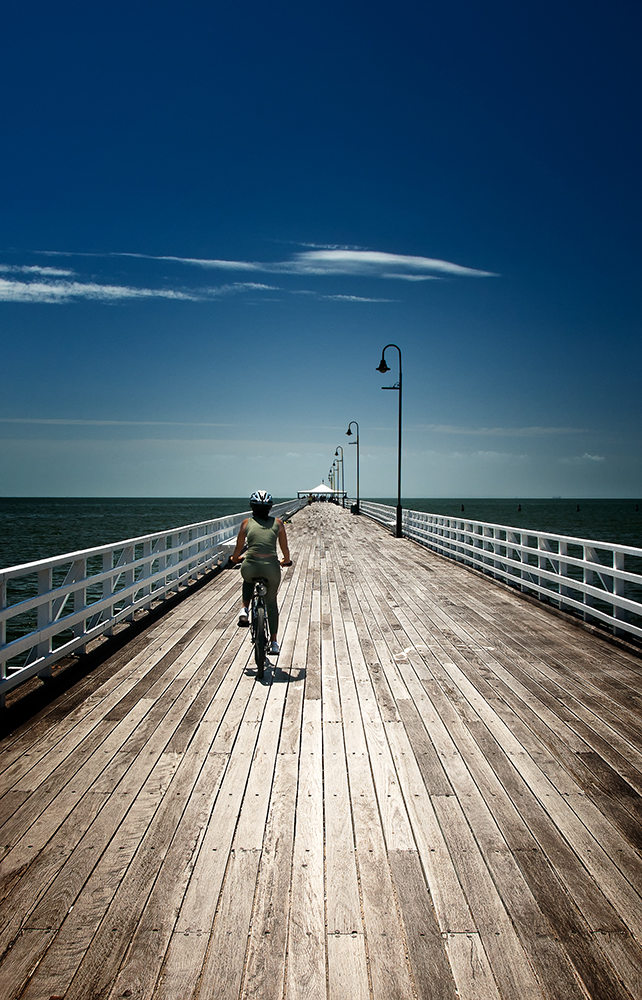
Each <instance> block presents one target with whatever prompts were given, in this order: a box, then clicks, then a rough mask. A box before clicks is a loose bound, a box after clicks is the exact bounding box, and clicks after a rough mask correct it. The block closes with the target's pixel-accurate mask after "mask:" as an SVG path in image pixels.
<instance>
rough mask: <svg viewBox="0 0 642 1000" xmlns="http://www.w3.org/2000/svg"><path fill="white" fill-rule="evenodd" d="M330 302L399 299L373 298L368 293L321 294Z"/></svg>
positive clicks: (388, 300) (321, 297) (320, 296)
mask: <svg viewBox="0 0 642 1000" xmlns="http://www.w3.org/2000/svg"><path fill="white" fill-rule="evenodd" d="M318 297H319V298H320V299H327V300H328V301H330V302H397V301H398V299H371V298H368V296H367V295H319V296H318Z"/></svg>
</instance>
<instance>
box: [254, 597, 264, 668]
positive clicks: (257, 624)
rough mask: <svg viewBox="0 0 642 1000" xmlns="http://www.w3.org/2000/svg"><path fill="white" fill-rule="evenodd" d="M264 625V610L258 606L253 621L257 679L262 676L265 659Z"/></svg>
mask: <svg viewBox="0 0 642 1000" xmlns="http://www.w3.org/2000/svg"><path fill="white" fill-rule="evenodd" d="M266 624H267V623H266V621H265V608H263V607H260V606H259V607H258V608H257V609H256V618H255V621H254V628H255V632H254V659H255V661H256V666H257V674H258V676H259V677H262V676H263V668H264V666H265V657H266V655H267V635H266Z"/></svg>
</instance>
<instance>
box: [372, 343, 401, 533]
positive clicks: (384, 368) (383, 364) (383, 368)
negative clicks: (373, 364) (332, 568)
mask: <svg viewBox="0 0 642 1000" xmlns="http://www.w3.org/2000/svg"><path fill="white" fill-rule="evenodd" d="M389 347H394V348H395V350H397V351H399V381H398V382H396V383H395V384H394V385H382V386H381V388H382V389H396V390H397V392H398V393H399V428H398V430H399V437H398V442H397V519H396V526H395V535H396V537H397V538H401V537H402V530H401V389H402V383H401V348H400V347H397V345H396V344H386V346H385V347H384V349H383V351H382V352H381V361H380V362H379V365H378V366H377V369H376V370H377V371H378V372H381V373H382V374H384V373H385V372H389V371H390V369H389V368H388V365H387V364H386V358H385V355H386V351H387V350H388V348H389Z"/></svg>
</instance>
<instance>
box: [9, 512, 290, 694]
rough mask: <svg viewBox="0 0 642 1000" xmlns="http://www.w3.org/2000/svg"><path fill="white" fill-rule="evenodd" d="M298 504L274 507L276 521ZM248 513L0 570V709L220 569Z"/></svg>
mask: <svg viewBox="0 0 642 1000" xmlns="http://www.w3.org/2000/svg"><path fill="white" fill-rule="evenodd" d="M304 505H305V501H304V500H290V501H287V502H286V503H280V504H275V505H274V507H273V508H272V513H273V514H275V515H276V516H277V517H284V516H287V515H288V514H293V513H294V512H295V511H297V510H299V509H300V508H301V507H303V506H304ZM248 516H249V511H245V512H243V513H240V514H232V515H229V516H228V517H219V518H216V520H212V521H201V522H199V523H198V524H186V525H184V526H183V527H180V528H171V529H169V530H167V531H156V532H154V533H153V534H151V535H142V536H141V537H139V538H128V539H126V540H125V541H121V542H114V543H113V544H111V545H99V546H96V548H93V549H83V550H82V551H80V552H69V553H67V554H65V555H60V556H54V557H53V558H51V559H40V560H38V561H37V562H32V563H25V564H24V565H23V566H12V567H9V568H8V569H0V704H4V698H5V695H6V693H7V691H10V690H11V689H12V688H14V687H16V686H17V685H18V684H21V683H22V682H23V681H25V680H27V679H28V678H30V677H33V676H34V674H37V675H38V676H39V677H48V676H50V674H51V668H52V665H53V664H54V663H55V662H56V661H57V660H60V659H61V658H62V657H64V656H68V655H69V654H70V653H77V654H78V653H83V652H85V649H86V646H87V643H88V642H90V641H91V640H92V639H96V638H97V637H98V636H101V635H111V634H112V633H113V630H114V626H115V625H117V624H118V623H119V622H123V621H131V620H132V619H133V618H134V615H135V613H136V612H137V611H141V610H147V609H149V608H150V606H151V605H152V603H154V604H155V603H156V602H158V601H161V600H166V599H167V598H168V597H170V596H171V595H172V594H175V593H177V592H178V591H179V589H181V588H182V587H185V586H186V585H187V584H188V582H190V581H196V580H197V579H198V578H199V577H201V576H203V574H205V573H208V572H210V571H211V570H213V569H215V568H216V567H217V566H220V565H222V564H224V563H225V562H226V561H227V559H228V557H229V555H230V553H231V551H232V548H233V546H234V541H235V539H236V535H237V534H238V530H239V526H240V524H241V521H242V520H243V518H245V517H248Z"/></svg>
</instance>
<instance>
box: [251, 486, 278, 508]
mask: <svg viewBox="0 0 642 1000" xmlns="http://www.w3.org/2000/svg"><path fill="white" fill-rule="evenodd" d="M250 503H251V505H252V506H253V507H254V506H257V507H271V506H272V503H273V500H272V494H271V493H268V492H267V491H266V490H255V491H254V493H253V494H252V496H251V497H250Z"/></svg>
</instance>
